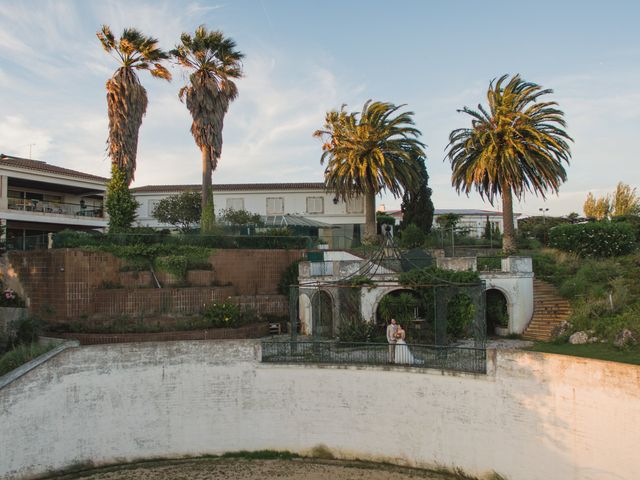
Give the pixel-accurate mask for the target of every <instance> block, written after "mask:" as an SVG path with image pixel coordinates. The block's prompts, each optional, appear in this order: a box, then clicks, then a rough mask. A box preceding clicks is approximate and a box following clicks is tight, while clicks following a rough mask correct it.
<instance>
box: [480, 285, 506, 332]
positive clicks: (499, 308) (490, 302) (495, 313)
mask: <svg viewBox="0 0 640 480" xmlns="http://www.w3.org/2000/svg"><path fill="white" fill-rule="evenodd" d="M485 298H486V300H485V303H486V318H487V335H495V334H505V333H507V332H508V329H509V310H508V308H507V297H505V296H504V293H502V292H501V291H500V290H498V289H496V288H491V289H489V290H487V291H486V293H485Z"/></svg>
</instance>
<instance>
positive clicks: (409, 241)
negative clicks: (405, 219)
mask: <svg viewBox="0 0 640 480" xmlns="http://www.w3.org/2000/svg"><path fill="white" fill-rule="evenodd" d="M425 238H426V237H425V234H424V232H423V231H422V230H420V229H419V228H418V227H417V226H416V225H415V224H413V223H412V224H410V225H407V227H406V228H405V229H404V230H403V231H402V236H401V237H400V246H401V247H402V248H416V247H420V246H422V245H423V244H424V241H425Z"/></svg>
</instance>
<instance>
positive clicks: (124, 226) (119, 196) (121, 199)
mask: <svg viewBox="0 0 640 480" xmlns="http://www.w3.org/2000/svg"><path fill="white" fill-rule="evenodd" d="M139 206H140V204H139V203H138V202H137V201H136V199H135V198H133V195H132V194H131V190H129V186H128V185H127V176H126V174H125V173H124V171H122V170H121V169H119V168H118V167H117V166H116V165H111V179H110V180H109V182H108V183H107V199H106V200H105V207H106V209H107V213H108V214H109V232H111V233H121V232H126V231H127V230H129V229H130V228H131V226H132V225H133V222H135V220H136V217H137V216H138V215H137V213H136V210H137V209H138V207H139Z"/></svg>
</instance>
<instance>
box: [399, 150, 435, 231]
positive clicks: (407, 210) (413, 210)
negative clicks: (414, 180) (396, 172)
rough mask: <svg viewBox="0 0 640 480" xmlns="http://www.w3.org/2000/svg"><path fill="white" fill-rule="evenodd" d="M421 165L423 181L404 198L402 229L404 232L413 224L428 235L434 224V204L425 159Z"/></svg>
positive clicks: (406, 192) (420, 161)
mask: <svg viewBox="0 0 640 480" xmlns="http://www.w3.org/2000/svg"><path fill="white" fill-rule="evenodd" d="M419 164H420V178H421V180H420V182H419V184H418V186H417V188H412V189H407V190H405V192H404V195H403V197H402V204H401V205H400V210H401V211H402V221H401V222H400V229H401V230H404V229H405V228H406V227H407V226H408V225H412V224H413V225H415V226H417V227H418V228H419V229H420V230H422V233H424V234H425V235H428V234H429V232H430V231H431V225H432V224H433V202H432V201H431V189H430V188H429V187H428V186H427V185H428V182H429V175H428V174H427V167H426V165H425V161H424V159H420V160H419Z"/></svg>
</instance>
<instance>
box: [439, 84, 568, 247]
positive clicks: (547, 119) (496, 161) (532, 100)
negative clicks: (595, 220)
mask: <svg viewBox="0 0 640 480" xmlns="http://www.w3.org/2000/svg"><path fill="white" fill-rule="evenodd" d="M507 78H508V75H503V76H502V77H500V78H499V79H498V80H497V81H495V79H494V80H493V81H491V83H490V84H489V89H488V91H487V100H488V103H489V108H488V110H487V109H485V108H484V107H483V106H482V105H478V109H477V110H472V109H469V108H467V107H464V108H463V109H462V110H459V111H461V112H464V113H466V114H468V115H470V116H471V119H472V120H471V128H459V129H456V130H453V131H452V132H451V134H450V135H449V145H448V146H447V148H448V149H449V151H448V153H447V156H448V157H449V160H450V161H451V170H452V174H451V182H452V185H453V186H454V187H455V188H456V190H457V191H458V193H460V192H461V191H463V192H465V193H466V194H467V195H468V194H469V192H470V191H471V188H472V187H475V189H476V191H477V192H478V193H479V194H480V196H481V197H482V198H487V199H488V200H489V202H490V203H491V204H492V205H493V201H494V199H495V197H496V195H500V196H501V197H502V215H503V223H504V228H503V230H504V231H503V234H504V236H503V251H504V252H505V253H507V254H509V253H512V252H514V251H515V249H516V248H515V247H516V245H515V232H514V225H513V195H515V196H516V198H518V199H521V198H522V197H523V195H524V194H525V192H527V191H528V192H532V193H534V194H536V195H540V196H541V197H542V198H546V193H547V192H548V191H551V192H553V193H557V192H558V189H559V187H560V184H561V183H563V182H564V181H565V180H566V179H567V173H566V171H565V169H564V166H563V162H566V163H567V164H568V163H569V159H570V158H571V151H570V149H569V144H568V142H569V141H573V139H572V138H571V137H570V136H569V135H568V134H567V133H566V132H565V131H564V128H565V127H566V123H565V121H564V118H563V117H564V113H563V112H562V111H561V110H559V109H558V108H556V105H557V103H556V102H539V101H538V99H539V98H540V97H541V96H543V95H547V94H549V93H553V91H552V90H550V89H544V90H543V89H542V87H541V86H540V85H537V84H535V83H531V82H526V81H524V80H522V79H521V78H520V76H519V75H515V76H513V77H512V78H511V79H510V80H509V81H508V83H507V84H506V85H504V86H503V84H504V83H505V81H506V80H507Z"/></svg>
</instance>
